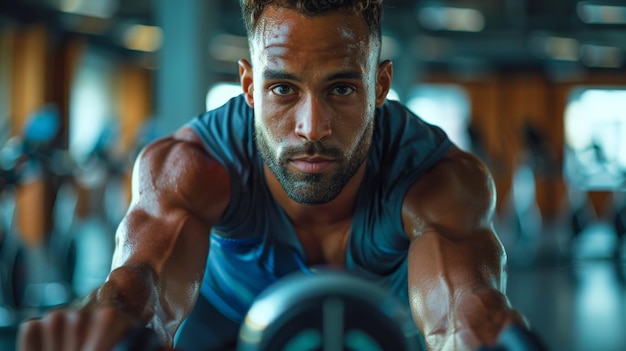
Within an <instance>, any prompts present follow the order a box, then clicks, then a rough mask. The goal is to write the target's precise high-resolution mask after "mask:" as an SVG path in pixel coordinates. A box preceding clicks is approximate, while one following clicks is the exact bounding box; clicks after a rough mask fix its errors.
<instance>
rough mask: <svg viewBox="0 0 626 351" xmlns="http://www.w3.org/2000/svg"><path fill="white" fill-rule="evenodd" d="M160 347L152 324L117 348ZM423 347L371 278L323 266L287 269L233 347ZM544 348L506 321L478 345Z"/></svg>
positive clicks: (363, 350) (528, 350) (327, 350)
mask: <svg viewBox="0 0 626 351" xmlns="http://www.w3.org/2000/svg"><path fill="white" fill-rule="evenodd" d="M199 337H201V336H199ZM158 347H159V343H158V339H157V337H156V334H155V333H154V332H153V331H152V330H151V329H148V328H137V329H133V330H131V331H129V332H128V333H127V335H126V338H124V339H123V340H122V342H120V343H119V344H118V345H117V347H116V348H115V351H131V350H133V351H154V350H157V349H158ZM425 349H426V348H425V346H424V344H423V342H422V339H421V336H419V334H418V333H417V330H416V328H415V326H414V324H413V321H412V319H411V317H410V316H409V311H408V310H407V307H406V306H405V305H404V304H402V303H400V302H399V301H398V300H396V299H395V298H394V297H393V296H390V295H389V294H388V293H387V292H386V291H385V290H384V289H383V288H382V287H380V286H378V285H376V284H375V283H373V282H371V281H369V280H366V279H364V278H361V277H359V276H355V275H352V274H349V273H347V272H345V271H341V270H323V271H320V272H319V273H314V274H305V273H294V274H291V275H288V276H286V277H284V278H282V279H281V280H280V281H278V282H277V283H275V284H274V285H272V286H270V287H269V288H267V289H266V290H264V291H263V292H262V293H261V294H260V295H259V296H258V298H257V299H256V300H255V302H254V304H253V305H252V306H251V308H250V310H249V311H248V313H247V315H246V318H245V321H244V323H243V324H242V326H241V328H240V334H239V340H238V344H237V348H236V351H270V350H272V351H274V350H281V351H291V350H294V351H295V350H297V351H301V350H324V351H333V350H338V351H343V350H358V351H369V350H385V351H386V350H394V351H396V350H398V351H402V350H407V351H409V350H414V351H421V350H425ZM545 350H547V349H546V348H545V346H544V344H543V342H542V341H541V340H540V338H539V337H538V336H537V335H535V334H534V333H532V332H531V331H529V330H527V329H525V328H522V327H519V326H510V327H508V328H506V329H504V330H503V331H502V332H501V333H500V335H499V337H498V341H497V345H496V346H493V347H480V348H478V349H477V350H476V351H545ZM233 351H234V350H233Z"/></svg>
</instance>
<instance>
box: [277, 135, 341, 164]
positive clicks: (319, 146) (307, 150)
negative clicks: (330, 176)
mask: <svg viewBox="0 0 626 351" xmlns="http://www.w3.org/2000/svg"><path fill="white" fill-rule="evenodd" d="M302 155H308V156H313V155H320V156H326V157H329V158H334V159H340V158H342V157H343V153H342V152H341V150H340V149H339V148H336V147H333V146H328V145H325V144H324V143H323V142H321V141H319V140H315V141H307V142H306V143H304V144H301V145H295V146H288V147H285V148H284V150H283V153H282V155H281V157H280V158H281V160H288V159H290V158H294V157H296V156H302Z"/></svg>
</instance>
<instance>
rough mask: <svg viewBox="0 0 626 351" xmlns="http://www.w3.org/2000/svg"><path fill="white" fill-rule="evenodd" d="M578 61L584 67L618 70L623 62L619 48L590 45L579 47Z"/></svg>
mask: <svg viewBox="0 0 626 351" xmlns="http://www.w3.org/2000/svg"><path fill="white" fill-rule="evenodd" d="M580 59H581V61H582V62H583V64H585V65H586V66H589V67H603V68H619V67H621V66H622V62H623V60H624V58H623V56H622V51H621V50H620V49H619V48H616V47H613V46H602V45H590V44H585V45H583V46H581V48H580Z"/></svg>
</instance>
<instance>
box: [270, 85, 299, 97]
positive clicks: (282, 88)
mask: <svg viewBox="0 0 626 351" xmlns="http://www.w3.org/2000/svg"><path fill="white" fill-rule="evenodd" d="M270 90H271V91H272V92H273V93H274V94H276V95H278V96H286V95H290V94H293V93H294V90H293V88H292V87H291V86H289V85H286V84H281V85H275V86H273V87H271V88H270Z"/></svg>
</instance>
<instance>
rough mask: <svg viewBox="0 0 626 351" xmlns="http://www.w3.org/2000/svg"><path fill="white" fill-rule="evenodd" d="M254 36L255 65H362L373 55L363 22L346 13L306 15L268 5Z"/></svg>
mask: <svg viewBox="0 0 626 351" xmlns="http://www.w3.org/2000/svg"><path fill="white" fill-rule="evenodd" d="M254 33H255V34H254V37H253V40H252V49H253V54H254V56H255V57H256V59H255V58H253V60H255V61H257V62H256V63H257V64H258V63H264V64H271V63H279V62H280V63H284V62H285V61H296V62H299V63H305V62H312V61H316V60H317V61H328V62H346V63H348V62H351V63H352V64H363V65H365V64H366V63H367V61H368V60H369V59H371V58H372V57H373V56H376V55H374V54H375V45H374V40H372V38H371V37H370V33H369V28H368V26H367V24H366V23H365V20H364V19H363V18H360V17H358V16H356V15H353V14H351V13H350V12H347V11H334V12H330V13H328V14H323V15H316V16H306V15H303V14H301V13H299V12H297V11H295V10H291V9H286V8H279V7H276V6H269V7H268V8H266V9H265V10H264V11H263V13H262V15H261V17H260V18H259V21H258V23H257V27H256V29H255V32H254ZM259 61H260V62H259Z"/></svg>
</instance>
